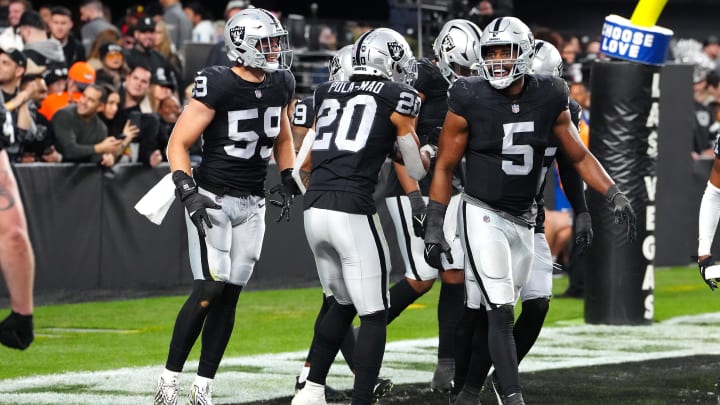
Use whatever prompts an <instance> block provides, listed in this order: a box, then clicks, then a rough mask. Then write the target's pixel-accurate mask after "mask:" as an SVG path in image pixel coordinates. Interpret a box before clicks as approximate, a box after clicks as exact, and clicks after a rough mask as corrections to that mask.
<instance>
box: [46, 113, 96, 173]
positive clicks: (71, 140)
mask: <svg viewBox="0 0 720 405" xmlns="http://www.w3.org/2000/svg"><path fill="white" fill-rule="evenodd" d="M51 124H52V128H53V132H55V143H56V145H57V148H58V152H60V153H61V154H62V155H63V160H64V161H81V160H87V159H90V158H92V157H93V155H96V153H95V145H81V144H79V143H77V133H76V128H75V125H73V123H72V117H71V115H70V114H69V112H67V111H65V110H60V111H58V112H57V113H55V115H54V116H53V119H52V121H51Z"/></svg>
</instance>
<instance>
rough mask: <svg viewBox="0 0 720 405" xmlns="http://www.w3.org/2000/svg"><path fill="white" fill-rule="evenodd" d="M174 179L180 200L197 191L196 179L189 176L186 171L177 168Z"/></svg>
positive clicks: (173, 175)
mask: <svg viewBox="0 0 720 405" xmlns="http://www.w3.org/2000/svg"><path fill="white" fill-rule="evenodd" d="M172 180H173V183H175V188H176V190H177V195H178V197H179V198H180V200H185V199H186V198H187V196H189V195H191V194H194V193H197V184H195V180H193V178H192V177H190V176H188V174H187V173H185V172H184V171H182V170H175V171H174V172H173V174H172Z"/></svg>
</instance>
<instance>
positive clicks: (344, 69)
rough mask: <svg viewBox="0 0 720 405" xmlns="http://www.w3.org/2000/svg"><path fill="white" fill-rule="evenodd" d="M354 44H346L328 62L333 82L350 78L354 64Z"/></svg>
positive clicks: (330, 78) (330, 79)
mask: <svg viewBox="0 0 720 405" xmlns="http://www.w3.org/2000/svg"><path fill="white" fill-rule="evenodd" d="M352 47H353V46H352V45H345V46H343V47H342V48H340V50H338V51H337V53H336V54H335V56H333V58H332V59H330V62H329V63H328V70H329V71H330V77H329V78H328V80H329V81H331V82H337V81H343V80H348V79H350V75H351V74H352V71H353V65H352Z"/></svg>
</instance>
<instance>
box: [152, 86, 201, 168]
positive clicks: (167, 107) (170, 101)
mask: <svg viewBox="0 0 720 405" xmlns="http://www.w3.org/2000/svg"><path fill="white" fill-rule="evenodd" d="M180 112H181V106H180V101H179V100H178V98H177V97H175V96H170V97H167V98H165V99H163V100H161V101H160V104H159V105H158V116H159V117H160V131H159V133H158V149H160V152H161V153H162V156H163V161H167V155H166V149H167V144H168V140H169V139H170V134H171V133H172V130H173V128H174V127H175V123H176V122H177V119H178V117H179V116H180ZM193 155H198V156H199V155H200V150H199V149H198V150H193V148H190V157H191V160H192V157H193Z"/></svg>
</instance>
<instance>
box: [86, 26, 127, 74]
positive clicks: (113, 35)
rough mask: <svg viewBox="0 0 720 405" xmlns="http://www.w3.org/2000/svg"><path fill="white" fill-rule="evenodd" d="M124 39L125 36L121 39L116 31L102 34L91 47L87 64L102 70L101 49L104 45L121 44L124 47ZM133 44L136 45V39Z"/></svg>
mask: <svg viewBox="0 0 720 405" xmlns="http://www.w3.org/2000/svg"><path fill="white" fill-rule="evenodd" d="M130 31H132V30H130ZM130 35H133V34H130ZM124 38H125V37H124V36H123V37H122V38H121V37H120V35H118V33H117V32H116V31H114V30H105V31H103V32H101V33H100V35H98V36H97V38H95V40H94V41H93V43H92V46H91V47H90V53H88V55H87V63H89V64H90V66H92V67H93V69H95V70H98V69H100V68H101V67H102V62H101V61H100V47H101V46H103V45H104V44H120V46H123V45H122V41H123V40H124ZM132 43H133V44H135V39H134V38H133V42H132ZM123 49H124V46H123Z"/></svg>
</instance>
